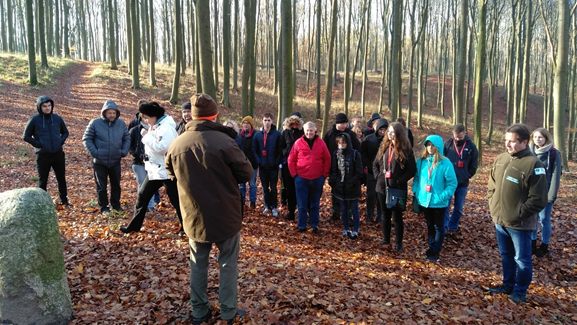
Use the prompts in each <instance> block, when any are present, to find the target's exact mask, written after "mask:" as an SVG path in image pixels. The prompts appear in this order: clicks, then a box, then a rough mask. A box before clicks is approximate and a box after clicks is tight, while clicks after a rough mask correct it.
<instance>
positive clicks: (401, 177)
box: [373, 148, 417, 194]
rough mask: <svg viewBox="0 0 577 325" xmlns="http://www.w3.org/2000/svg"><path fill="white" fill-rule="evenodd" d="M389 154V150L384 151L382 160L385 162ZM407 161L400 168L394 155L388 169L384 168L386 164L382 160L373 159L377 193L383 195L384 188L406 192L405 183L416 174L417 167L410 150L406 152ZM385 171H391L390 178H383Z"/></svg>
mask: <svg viewBox="0 0 577 325" xmlns="http://www.w3.org/2000/svg"><path fill="white" fill-rule="evenodd" d="M388 154H389V149H388V148H387V150H385V153H384V154H383V158H384V159H385V160H386V159H387V157H388ZM406 155H407V161H406V162H405V166H404V167H401V164H399V163H398V162H397V160H396V158H397V157H396V155H393V157H392V159H391V165H390V167H386V163H385V162H384V161H383V159H378V157H377V158H375V161H374V162H373V174H374V176H375V179H376V180H377V192H378V193H382V194H385V193H386V187H387V186H388V187H390V188H395V189H400V190H405V191H406V190H407V182H408V181H409V180H410V179H411V178H413V177H414V176H415V173H416V172H417V165H416V163H415V154H414V153H413V150H412V149H409V150H407V153H406ZM385 169H386V170H390V171H391V178H389V179H387V178H385Z"/></svg>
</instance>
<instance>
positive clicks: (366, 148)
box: [361, 119, 389, 175]
mask: <svg viewBox="0 0 577 325" xmlns="http://www.w3.org/2000/svg"><path fill="white" fill-rule="evenodd" d="M388 126H389V123H388V122H387V120H385V119H380V120H379V123H378V124H377V130H378V129H382V128H386V127H388ZM383 138H384V137H381V136H379V134H378V133H377V132H373V133H371V134H370V135H368V136H366V137H365V139H364V140H363V145H362V146H361V156H362V157H363V164H364V165H365V167H367V171H368V173H369V175H372V174H373V161H374V160H375V157H376V156H377V153H378V152H379V147H380V146H381V142H383Z"/></svg>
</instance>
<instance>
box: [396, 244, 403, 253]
mask: <svg viewBox="0 0 577 325" xmlns="http://www.w3.org/2000/svg"><path fill="white" fill-rule="evenodd" d="M395 250H396V251H397V252H398V253H404V252H405V251H404V250H403V245H395Z"/></svg>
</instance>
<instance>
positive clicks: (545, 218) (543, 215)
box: [531, 203, 553, 245]
mask: <svg viewBox="0 0 577 325" xmlns="http://www.w3.org/2000/svg"><path fill="white" fill-rule="evenodd" d="M552 210H553V203H547V206H545V209H543V210H541V212H539V222H538V223H537V227H536V228H535V231H534V232H533V234H531V239H532V240H537V230H539V223H540V224H541V243H542V244H547V245H549V240H550V239H551V211H552Z"/></svg>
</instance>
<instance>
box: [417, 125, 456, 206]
mask: <svg viewBox="0 0 577 325" xmlns="http://www.w3.org/2000/svg"><path fill="white" fill-rule="evenodd" d="M429 141H430V142H432V143H433V144H434V145H435V147H437V150H438V151H439V153H440V154H441V155H442V153H443V138H441V137H440V136H438V135H429V136H428V137H427V139H425V141H424V142H423V144H424V145H425V150H427V149H426V144H427V142H429ZM433 158H434V156H431V155H429V156H428V157H427V158H426V159H423V158H419V159H418V160H417V173H416V174H415V178H414V179H413V194H414V195H415V197H416V198H417V200H418V201H419V205H421V206H423V207H425V208H445V207H447V206H448V205H449V202H450V200H451V197H452V196H453V194H454V193H455V190H456V189H457V176H456V175H455V169H454V168H453V164H452V163H451V161H450V160H449V159H447V158H445V157H443V159H441V160H440V161H439V162H438V163H437V165H436V166H433V169H432V171H431V177H430V179H429V166H432V163H433ZM429 184H430V185H431V191H430V192H427V190H426V188H427V185H429Z"/></svg>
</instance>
